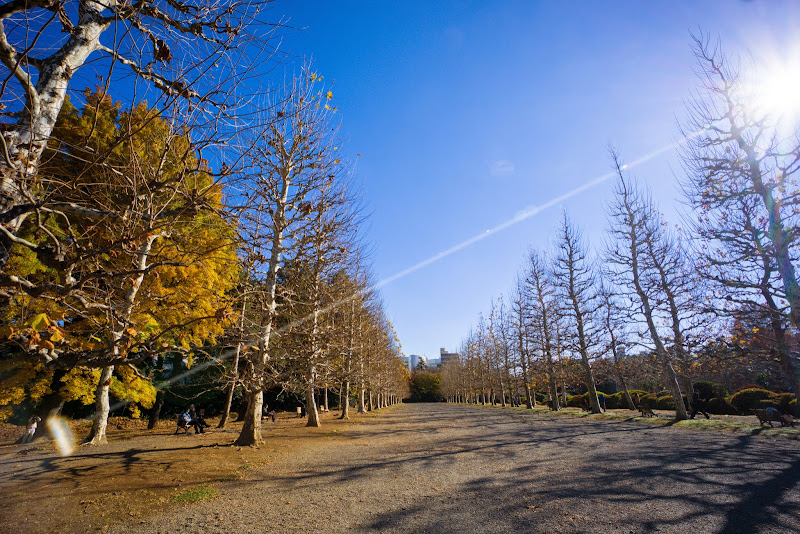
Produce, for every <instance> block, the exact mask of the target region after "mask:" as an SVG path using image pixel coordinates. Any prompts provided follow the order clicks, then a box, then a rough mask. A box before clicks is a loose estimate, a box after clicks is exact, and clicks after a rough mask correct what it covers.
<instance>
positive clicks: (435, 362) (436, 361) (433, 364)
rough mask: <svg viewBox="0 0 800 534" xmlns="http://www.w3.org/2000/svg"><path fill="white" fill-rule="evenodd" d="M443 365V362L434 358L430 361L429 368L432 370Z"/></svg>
mask: <svg viewBox="0 0 800 534" xmlns="http://www.w3.org/2000/svg"><path fill="white" fill-rule="evenodd" d="M441 363H442V361H441V360H436V359H434V358H431V359H430V360H428V367H429V368H430V369H433V368H435V367H439V364H441Z"/></svg>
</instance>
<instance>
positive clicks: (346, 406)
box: [339, 380, 350, 419]
mask: <svg viewBox="0 0 800 534" xmlns="http://www.w3.org/2000/svg"><path fill="white" fill-rule="evenodd" d="M342 391H343V393H344V394H343V395H342V401H343V404H342V416H341V417H340V418H339V419H350V381H349V380H346V381H345V383H344V384H343V385H342Z"/></svg>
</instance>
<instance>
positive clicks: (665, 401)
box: [656, 395, 675, 410]
mask: <svg viewBox="0 0 800 534" xmlns="http://www.w3.org/2000/svg"><path fill="white" fill-rule="evenodd" d="M656 408H657V409H659V410H674V409H675V399H673V398H672V395H662V396H661V397H658V398H657V399H656Z"/></svg>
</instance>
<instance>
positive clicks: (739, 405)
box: [728, 388, 774, 414]
mask: <svg viewBox="0 0 800 534" xmlns="http://www.w3.org/2000/svg"><path fill="white" fill-rule="evenodd" d="M772 396H773V393H772V392H771V391H769V390H766V389H763V388H747V389H743V390H741V391H739V392H738V393H734V394H733V395H732V396H731V398H730V399H729V400H728V402H729V403H730V404H731V406H733V407H734V408H736V409H737V410H738V411H739V413H741V414H746V413H747V412H749V411H750V410H754V409H756V408H761V407H762V405H761V401H764V400H766V401H771V398H772ZM773 402H774V401H773Z"/></svg>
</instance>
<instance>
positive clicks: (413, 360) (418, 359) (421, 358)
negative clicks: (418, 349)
mask: <svg viewBox="0 0 800 534" xmlns="http://www.w3.org/2000/svg"><path fill="white" fill-rule="evenodd" d="M419 362H423V363H424V364H425V365H426V366H427V365H428V359H427V358H426V357H425V356H421V355H419V354H412V355H411V362H410V365H409V370H410V371H413V370H414V369H416V368H417V367H418V366H419Z"/></svg>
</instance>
